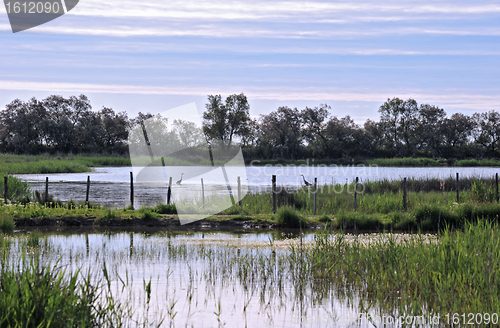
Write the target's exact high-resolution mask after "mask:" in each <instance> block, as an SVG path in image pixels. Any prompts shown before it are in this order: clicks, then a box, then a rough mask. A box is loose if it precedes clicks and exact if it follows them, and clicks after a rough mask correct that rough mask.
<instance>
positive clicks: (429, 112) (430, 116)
mask: <svg viewBox="0 0 500 328" xmlns="http://www.w3.org/2000/svg"><path fill="white" fill-rule="evenodd" d="M445 117H446V112H445V111H444V109H442V108H439V107H437V106H433V105H429V104H424V105H420V108H419V112H418V123H417V127H416V132H417V133H416V135H417V136H418V146H419V148H420V149H422V150H424V151H429V152H430V153H431V154H432V156H434V157H435V156H439V155H440V153H441V145H442V143H443V123H444V119H445Z"/></svg>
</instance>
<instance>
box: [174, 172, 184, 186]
mask: <svg viewBox="0 0 500 328" xmlns="http://www.w3.org/2000/svg"><path fill="white" fill-rule="evenodd" d="M183 174H184V173H181V178H180V179H179V180H177V182H176V183H175V184H178V185H180V184H181V183H182V175H183Z"/></svg>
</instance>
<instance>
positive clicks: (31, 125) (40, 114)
mask: <svg viewBox="0 0 500 328" xmlns="http://www.w3.org/2000/svg"><path fill="white" fill-rule="evenodd" d="M45 116H46V112H45V110H44V108H43V106H42V105H41V104H40V102H39V101H38V100H36V99H35V98H32V99H30V100H29V101H28V102H23V101H21V100H19V99H16V100H14V101H12V102H11V103H10V104H8V105H6V106H5V110H3V111H2V112H0V122H1V125H0V144H1V148H2V151H4V152H14V153H37V152H39V151H40V147H41V138H40V128H41V122H42V121H43V120H44V117H45Z"/></svg>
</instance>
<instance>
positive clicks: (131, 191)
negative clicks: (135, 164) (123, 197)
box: [130, 172, 134, 207]
mask: <svg viewBox="0 0 500 328" xmlns="http://www.w3.org/2000/svg"><path fill="white" fill-rule="evenodd" d="M130 205H131V206H132V207H134V173H133V172H130Z"/></svg>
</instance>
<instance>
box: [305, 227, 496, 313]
mask: <svg viewBox="0 0 500 328" xmlns="http://www.w3.org/2000/svg"><path fill="white" fill-rule="evenodd" d="M498 228H499V227H498V224H491V223H488V222H487V221H482V220H481V221H479V222H478V223H477V224H470V223H467V224H465V225H464V229H463V230H456V231H451V230H449V229H445V230H444V232H443V233H442V234H441V235H440V237H439V240H437V241H434V242H432V241H431V242H429V241H428V240H425V239H424V238H422V236H421V235H414V236H413V237H412V238H411V239H409V240H407V241H405V242H401V241H398V240H396V239H394V238H393V237H391V236H387V237H385V236H384V237H381V238H379V239H378V240H377V241H376V242H375V243H374V244H371V245H369V246H367V245H364V244H362V243H361V241H360V240H358V239H357V240H355V241H354V242H347V241H346V240H345V238H344V237H343V236H342V235H334V236H333V238H331V236H330V235H329V234H323V235H318V237H317V239H316V243H315V246H314V247H313V249H312V250H311V253H310V256H311V258H310V260H309V261H311V263H310V264H311V265H312V267H311V275H313V276H314V277H317V278H322V279H333V280H334V281H339V282H340V281H344V282H345V283H347V284H349V286H355V288H356V289H357V290H358V291H359V295H360V297H361V299H362V300H363V301H364V302H365V303H367V304H371V303H376V304H377V305H378V306H379V307H381V308H382V309H384V310H385V311H393V312H394V310H397V311H399V312H400V313H407V314H411V315H420V314H422V313H423V311H425V309H427V311H430V312H437V313H440V314H441V315H444V314H446V313H454V312H464V311H465V312H474V313H476V312H481V313H498V311H499V310H500V294H499V291H500V290H499V289H500V281H498V279H497V277H498V276H499V274H500V269H499V268H500V258H499V257H498V255H500V239H499V237H500V232H499V230H498ZM427 314H428V313H427Z"/></svg>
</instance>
